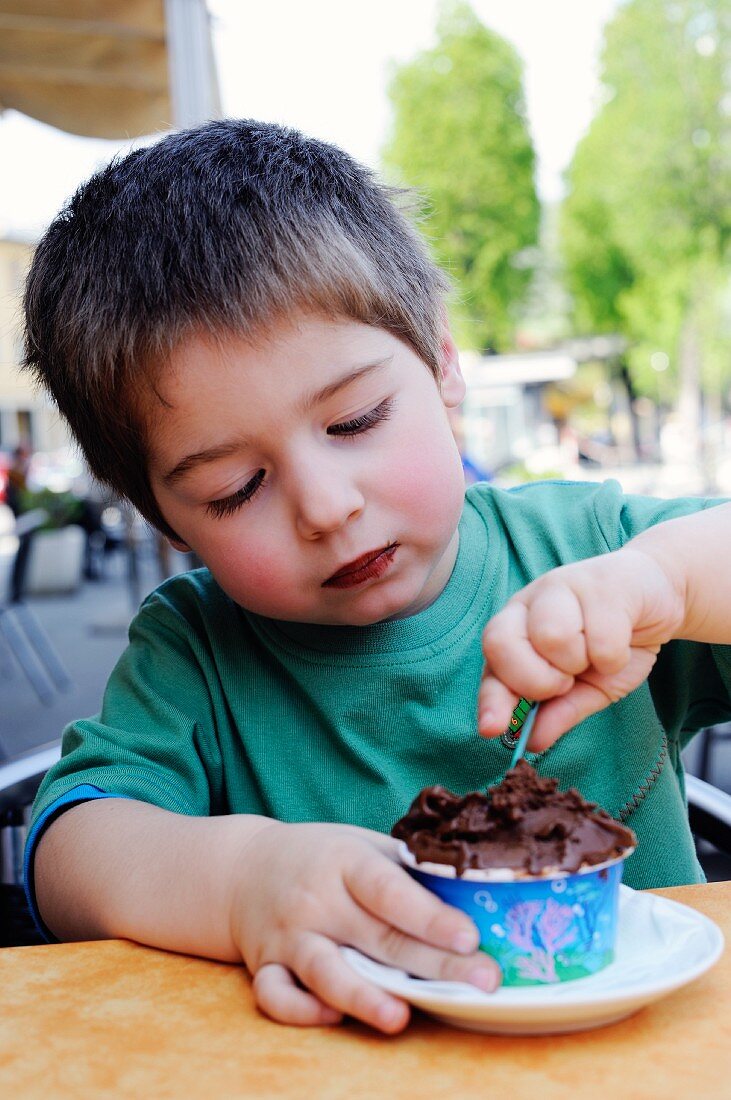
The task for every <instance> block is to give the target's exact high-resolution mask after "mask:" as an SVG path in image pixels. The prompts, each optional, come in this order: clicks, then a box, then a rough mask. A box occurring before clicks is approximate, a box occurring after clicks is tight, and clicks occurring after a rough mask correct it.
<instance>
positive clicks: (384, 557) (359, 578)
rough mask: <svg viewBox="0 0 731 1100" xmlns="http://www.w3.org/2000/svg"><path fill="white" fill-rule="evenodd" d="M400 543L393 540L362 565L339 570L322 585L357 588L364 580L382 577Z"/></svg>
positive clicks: (325, 586) (324, 586)
mask: <svg viewBox="0 0 731 1100" xmlns="http://www.w3.org/2000/svg"><path fill="white" fill-rule="evenodd" d="M398 545H399V544H398V543H397V542H392V543H391V544H390V546H385V547H384V548H383V550H380V551H379V552H378V553H376V554H375V556H374V557H372V558H368V559H367V560H366V561H364V562H363V564H362V565H358V566H356V568H355V569H352V570H347V571H343V570H339V571H338V573H333V575H332V577H328V579H327V580H326V581H323V582H322V587H323V588H355V587H356V586H357V585H359V584H363V582H364V581H370V580H373V579H374V578H376V577H382V576H383V574H384V573H385V572H386V570H387V569H388V567H389V565H390V564H391V562H392V561H393V556H394V554H395V553H396V551H397V550H398ZM346 569H347V567H346Z"/></svg>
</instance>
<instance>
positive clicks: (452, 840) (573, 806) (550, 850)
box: [391, 760, 637, 877]
mask: <svg viewBox="0 0 731 1100" xmlns="http://www.w3.org/2000/svg"><path fill="white" fill-rule="evenodd" d="M391 833H392V835H393V836H395V837H397V838H398V839H399V840H403V841H404V842H405V844H406V846H407V847H408V849H409V850H410V852H411V853H412V854H413V856H414V857H415V859H416V861H417V863H424V862H429V863H447V864H451V865H452V866H453V867H455V868H456V871H457V874H458V875H461V874H462V873H463V872H464V871H465V870H467V869H470V868H471V869H475V870H492V869H495V870H498V869H506V870H512V871H513V872H514V873H515V874H516V875H517V876H518V877H524V876H525V875H544V874H548V873H554V872H557V871H565V872H568V873H572V872H575V871H578V870H579V868H580V867H587V866H595V865H596V864H598V863H604V862H605V861H606V860H611V859H615V858H616V857H618V856H621V855H624V854H626V853H627V850H628V849H631V848H633V847H634V846H635V844H636V843H637V839H636V837H635V834H634V833H633V832H632V830H631V829H628V828H626V826H624V825H621V824H620V823H619V822H618V821H615V819H614V818H613V817H610V815H609V814H608V813H606V812H605V811H604V810H601V809H599V808H598V806H597V805H596V803H594V802H586V801H585V800H584V799H583V798H582V797H581V795H580V794H579V792H578V791H577V790H576V788H575V787H571V788H569V790H567V791H559V790H558V780H557V779H542V778H540V777H539V776H538V775H537V774H536V772H535V770H534V769H533V768H532V767H531V766H530V764H528V763H527V761H525V760H520V761H518V764H517V765H516V767H514V768H513V769H512V770H511V771H509V772H508V773H507V775H506V776H505V778H504V779H503V781H502V783H500V784H498V785H497V786H495V787H491V788H490V789H489V790H488V792H487V794H484V793H482V792H480V791H472V792H471V793H470V794H466V795H463V796H461V797H460V796H459V795H456V794H453V793H452V792H451V791H448V790H447V789H446V788H445V787H425V788H424V790H422V791H421V792H420V793H419V794H418V795H417V797H416V798H415V799H414V801H413V802H412V804H411V807H410V808H409V811H408V813H407V814H405V816H404V817H402V818H401V819H400V820H399V821H397V822H396V824H395V825H394V827H393V829H392V830H391Z"/></svg>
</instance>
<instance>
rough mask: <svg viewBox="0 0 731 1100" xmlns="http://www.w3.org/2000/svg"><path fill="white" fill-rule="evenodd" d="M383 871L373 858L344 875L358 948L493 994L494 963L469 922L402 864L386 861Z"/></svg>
mask: <svg viewBox="0 0 731 1100" xmlns="http://www.w3.org/2000/svg"><path fill="white" fill-rule="evenodd" d="M386 870H387V871H388V872H389V873H388V874H385V873H383V870H382V868H381V867H380V866H376V864H375V861H374V864H373V865H372V867H369V866H365V865H364V866H361V867H359V868H356V869H355V870H354V873H353V874H352V876H349V875H346V877H345V884H346V886H347V888H348V890H349V891H350V893H351V897H352V898H353V901H354V902H355V903H356V905H357V906H358V912H359V920H358V922H357V925H354V928H353V931H354V932H355V933H356V935H357V943H358V945H359V946H360V947H361V949H362V950H363V951H365V952H366V954H368V955H370V956H371V957H372V958H374V959H378V960H379V961H380V962H384V963H388V964H389V965H390V966H398V967H401V968H402V969H403V970H406V971H408V972H409V973H410V974H416V975H418V977H420V978H433V979H437V980H441V981H450V982H468V983H469V984H470V985H474V986H476V987H477V988H478V989H482V990H484V991H485V992H487V993H492V992H494V990H495V989H497V987H498V985H499V984H500V979H501V971H500V967H499V966H498V965H497V963H496V962H495V960H494V959H492V958H491V957H490V956H489V955H486V954H485V953H484V952H482V951H479V950H478V946H479V934H478V931H477V927H476V926H475V924H474V922H473V921H471V920H470V919H469V917H468V916H467V915H466V914H465V913H462V912H460V911H459V910H458V909H455V908H453V906H451V905H446V904H445V903H444V902H443V901H441V900H440V899H439V898H437V897H436V896H435V895H434V894H431V893H430V892H429V891H428V890H426V889H424V887H423V886H421V885H419V883H417V882H414V880H413V879H412V878H411V877H410V876H409V875H407V874H406V873H405V872H404V870H403V868H401V867H398V866H396V865H392V869H389V868H386ZM392 872H395V874H393V873H392Z"/></svg>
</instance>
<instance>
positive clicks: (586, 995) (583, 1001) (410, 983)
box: [341, 886, 725, 1011]
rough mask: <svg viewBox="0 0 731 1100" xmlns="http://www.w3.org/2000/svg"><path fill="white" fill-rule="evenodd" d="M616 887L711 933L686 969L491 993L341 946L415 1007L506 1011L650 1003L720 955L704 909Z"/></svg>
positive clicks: (720, 943)
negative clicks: (611, 984) (621, 982)
mask: <svg viewBox="0 0 731 1100" xmlns="http://www.w3.org/2000/svg"><path fill="white" fill-rule="evenodd" d="M620 890H621V891H622V894H623V896H624V897H625V898H627V897H629V896H632V897H633V899H634V900H637V899H644V898H647V899H648V901H649V899H650V898H651V899H652V901H651V904H653V905H658V904H660V906H661V907H662V908H665V907H670V908H672V909H675V910H681V911H682V912H683V914H684V915H685V916H686V917H687V916H690V917H692V919H693V920H694V922H695V923H696V924H698V925H699V926H700V927H703V928H704V929H705V931H706V933H707V934H708V936H709V948H708V951H707V953H706V954H705V955H704V957H703V958H702V959H701V960H700V961H696V962H694V963H693V964H691V965H689V966H688V967H686V968H685V969H680V970H674V971H673V973H672V975H670V976H668V977H667V978H658V979H657V980H656V981H654V982H648V981H642V982H636V983H635V984H629V985H626V986H624V987H622V986H620V987H619V988H616V989H610V990H606V991H603V992H602V991H601V990H599V991H595V992H593V993H592V991H591V990H590V989H589V990H587V986H586V984H585V983H587V982H591V983H593V981H594V978H595V977H596V976H595V975H592V976H591V977H587V978H579V979H577V980H576V981H573V982H564V983H562V984H561V986H560V987H557V986H555V985H551V986H543V985H541V986H538V985H535V986H521V987H506V988H500V989H498V990H496V991H495V993H483V992H482V991H481V990H479V989H476V988H475V987H474V986H470V985H466V984H462V983H459V982H440V981H439V980H437V979H434V980H430V981H425V980H424V979H421V978H412V977H411V976H410V975H409V974H407V973H406V972H405V971H403V970H399V969H398V968H396V967H391V966H388V965H387V964H383V963H379V962H378V961H377V960H375V959H371V958H369V957H368V956H366V955H364V954H363V953H362V952H359V951H357V950H356V949H355V948H352V947H344V948H342V949H341V950H342V951H343V954H344V956H345V958H346V960H347V959H348V956H349V955H350V957H351V958H352V957H353V955H354V956H356V957H358V956H359V957H360V958H363V959H366V960H367V962H368V964H370V965H372V966H375V967H376V968H379V969H380V970H382V971H385V972H386V973H387V974H388V975H394V976H395V978H396V982H397V984H398V987H399V988H398V989H394V988H391V992H393V993H395V994H396V995H397V996H401V997H404V998H405V999H407V1000H409V1001H411V1002H412V1003H413V1004H416V1005H417V1006H419V1007H420V1006H422V1005H424V1004H425V1003H426V1002H428V1004H429V1011H434V1010H435V1009H437V1008H443V1009H444V1010H449V1009H459V1008H477V1007H483V1008H488V1007H492V1008H493V1009H494V1010H495V1011H499V1010H500V1009H505V1010H506V1011H508V1010H516V1009H521V1008H524V1009H526V1010H530V1009H532V1008H537V1007H539V1006H540V1005H542V1004H543V1005H545V1006H546V1007H548V1006H550V1005H554V1006H556V1007H557V1008H558V1007H559V1006H560V1008H561V1010H562V1011H563V1010H569V1009H574V1008H576V1009H580V1008H588V1007H592V1008H597V1007H599V1006H604V1007H606V1008H610V1007H611V1006H612V1005H613V1004H617V1005H619V1004H624V1003H626V1002H627V1001H628V1000H634V1001H637V1000H641V1001H642V1002H643V1003H649V1002H650V1001H653V1000H658V999H659V998H660V997H662V996H665V995H666V994H669V993H672V992H673V991H674V990H676V989H679V988H681V987H682V986H684V985H688V984H689V983H690V982H692V981H695V980H696V978H699V977H701V975H702V974H705V973H706V971H707V970H710V968H711V967H712V966H714V965H715V963H716V962H717V961H718V959H719V958H720V957H721V954H722V952H723V950H724V946H725V940H724V935H723V933H722V931H721V929H720V928H719V927H718V925H717V924H716V923H715V921H713V920H711V918H710V917H707V916H706V915H705V914H704V913H700V912H699V911H698V910H697V909H693V908H692V907H691V906H689V905H684V904H683V903H682V902H679V901H675V900H674V899H673V898H666V897H662V896H661V895H659V894H651V895H650V894H647V895H645V894H644V893H643V892H641V891H636V890H632V889H631V888H630V887H628V886H621V887H620ZM615 965H616V964H614V963H613V964H611V966H615ZM609 969H610V968H609V967H608V968H606V969H605V970H604V971H602V972H601V973H602V975H603V976H605V975H606V973H607V970H609ZM361 973H362V971H361ZM369 977H370V978H371V979H372V975H369ZM393 985H394V982H393V981H391V982H389V986H391V987H392V986H393ZM440 986H443V987H445V992H443V993H441V995H440V991H439V987H440ZM582 987H583V991H582ZM446 988H449V990H450V993H449V994H447V993H446ZM559 988H560V990H561V996H560V998H559V997H556V996H555V992H554V991H555V990H557V989H559ZM458 990H459V991H461V990H464V994H463V995H462V996H455V993H456V991H458ZM546 993H550V994H551V995H550V996H544V995H545V994H546Z"/></svg>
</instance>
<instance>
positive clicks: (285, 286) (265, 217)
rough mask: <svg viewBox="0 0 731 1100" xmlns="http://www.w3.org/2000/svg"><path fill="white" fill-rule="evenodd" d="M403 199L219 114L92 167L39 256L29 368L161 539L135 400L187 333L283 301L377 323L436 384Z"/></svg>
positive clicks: (415, 243) (236, 321) (275, 131)
mask: <svg viewBox="0 0 731 1100" xmlns="http://www.w3.org/2000/svg"><path fill="white" fill-rule="evenodd" d="M400 194H401V193H400V192H395V191H393V190H391V189H389V188H387V187H385V186H384V185H382V184H381V183H379V182H378V181H377V180H376V179H375V178H374V176H373V175H372V173H371V172H369V171H368V170H367V169H366V168H364V167H363V166H361V165H359V164H358V163H356V162H355V161H353V160H352V158H351V157H349V156H348V155H347V154H346V153H344V152H343V151H342V150H340V149H338V148H336V147H335V146H332V145H328V144H325V143H324V142H321V141H316V140H314V139H311V138H307V137H305V136H303V135H302V134H300V133H298V132H296V131H294V130H290V129H286V128H284V127H281V126H276V125H272V124H268V123H261V122H254V121H251V120H248V121H242V120H234V119H227V120H225V121H217V122H211V123H207V124H206V125H203V126H199V127H196V128H194V129H191V130H185V131H181V132H177V133H173V134H170V135H168V136H166V137H164V138H162V139H161V140H160V141H158V142H157V143H155V144H154V145H152V146H149V147H147V148H144V149H138V150H135V151H134V152H132V153H129V154H128V155H127V156H125V157H123V158H121V159H115V160H114V161H112V163H111V164H110V165H109V166H108V167H106V168H104V169H103V170H101V171H100V172H98V173H97V174H96V175H94V176H92V178H91V179H90V180H88V182H87V183H85V184H83V185H82V186H81V187H80V188H79V190H78V191H77V192H76V194H75V195H74V196H73V198H72V199H71V200H70V201H69V203H68V205H67V206H66V207H65V208H64V209H63V210H62V211H61V213H60V214H59V215H58V216H57V217H56V219H55V220H54V221H53V222H52V223H51V225H50V227H49V228H48V230H47V232H46V233H45V235H44V237H43V238H42V240H41V241H40V243H39V245H38V248H37V249H36V253H35V257H34V259H33V263H32V266H31V269H30V272H29V275H28V280H27V284H26V293H25V303H24V305H25V319H26V327H25V360H24V366H25V367H26V368H27V369H29V370H31V371H32V372H33V373H34V375H35V376H36V378H37V379H38V380H39V381H40V383H41V384H42V385H43V386H44V387H45V388H46V389H47V390H48V391H49V392H50V394H51V396H52V397H53V399H54V401H55V403H56V404H57V405H58V408H59V409H60V411H61V412H62V413H63V415H64V416H65V417H66V419H67V421H68V423H69V425H70V427H71V430H72V432H73V434H74V436H75V437H76V439H77V441H78V442H79V444H80V446H81V449H82V451H83V453H84V456H85V458H86V460H87V462H88V464H89V467H90V469H91V471H92V472H93V474H94V475H95V476H96V477H97V478H98V479H99V480H100V481H102V482H103V483H105V484H106V485H109V486H110V487H112V488H113V489H114V490H115V491H116V492H118V493H120V494H121V495H122V496H124V497H126V498H127V499H128V500H130V501H131V502H132V504H134V505H135V507H136V508H137V509H139V511H140V512H141V513H142V514H143V515H144V516H145V517H146V518H147V519H148V520H149V522H151V523H152V524H153V525H154V526H155V527H157V528H158V529H159V530H161V531H163V532H164V533H165V534H167V535H171V536H174V534H175V533H174V532H173V531H172V530H171V529H170V527H169V526H168V525H167V523H166V522H165V519H164V517H163V516H162V514H161V512H160V509H159V508H158V505H157V502H156V501H155V498H154V495H153V493H152V490H151V488H150V483H149V476H148V470H147V465H148V464H147V444H146V434H147V433H146V430H145V426H144V423H143V417H142V415H141V406H142V402H141V395H142V394H143V393H144V392H145V391H146V390H147V389H149V387H150V386H154V382H155V376H156V375H155V372H156V371H159V370H160V369H161V367H162V366H164V363H165V362H166V360H167V358H168V356H169V355H170V353H171V351H172V350H173V348H175V347H176V346H177V345H178V343H179V342H180V341H181V340H183V339H184V338H185V337H186V335H190V334H191V333H193V332H201V331H203V332H207V333H210V334H213V335H221V334H225V333H227V332H229V333H230V332H233V333H236V334H238V335H243V336H244V337H248V336H255V335H256V334H257V333H259V332H261V331H262V330H265V328H266V326H267V324H271V323H272V322H273V321H274V320H276V319H277V318H280V317H283V316H287V315H288V314H290V313H292V312H293V311H296V310H302V309H307V310H312V311H318V312H321V313H324V314H325V315H327V316H333V317H336V316H343V317H347V318H349V319H352V320H356V321H360V322H363V323H365V324H369V325H376V326H379V327H381V328H384V329H387V330H388V331H390V332H392V333H393V334H394V335H396V336H397V337H399V338H400V339H402V340H404V341H405V342H406V343H407V344H409V345H410V346H411V347H412V348H413V350H414V351H415V352H416V353H417V354H418V355H419V356H420V358H421V359H422V360H423V361H424V362H425V363H426V365H427V366H428V367H429V368H430V369H431V370H432V372H433V373H434V374H435V376H436V377H437V378H438V377H439V354H440V344H441V317H442V311H443V302H444V296H445V292H446V290H447V288H448V283H447V280H446V278H445V277H444V275H443V274H442V272H440V271H439V269H438V268H437V267H436V266H435V264H434V263H433V262H432V260H431V259H430V257H429V256H428V254H427V251H426V248H425V246H424V244H423V242H422V240H421V238H420V237H419V235H418V233H417V232H416V230H415V229H414V228H413V227H412V225H411V224H410V223H409V221H408V220H407V218H406V217H405V216H404V214H403V213H402V212H401V210H400V209H399V206H398V205H397V202H398V200H399V196H400Z"/></svg>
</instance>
